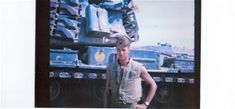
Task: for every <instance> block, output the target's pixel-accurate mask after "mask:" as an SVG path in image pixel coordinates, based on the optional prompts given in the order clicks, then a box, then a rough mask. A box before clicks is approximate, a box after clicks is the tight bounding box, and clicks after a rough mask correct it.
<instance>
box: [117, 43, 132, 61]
mask: <svg viewBox="0 0 235 109" xmlns="http://www.w3.org/2000/svg"><path fill="white" fill-rule="evenodd" d="M116 49H117V55H118V59H119V60H120V61H125V60H126V59H129V52H130V48H129V47H125V46H122V45H117V46H116Z"/></svg>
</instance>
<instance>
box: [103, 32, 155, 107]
mask: <svg viewBox="0 0 235 109" xmlns="http://www.w3.org/2000/svg"><path fill="white" fill-rule="evenodd" d="M130 43H131V42H130V40H129V38H128V37H127V36H119V38H118V39H117V43H116V50H117V60H116V61H115V62H114V63H110V64H109V65H108V67H107V74H106V76H107V81H106V85H105V91H104V106H105V107H106V106H107V101H108V100H107V99H108V95H109V96H110V99H109V100H110V105H109V106H110V107H122V108H135V109H146V108H147V107H148V106H149V104H150V102H151V100H152V98H153V97H154V95H155V91H156V89H157V85H156V83H155V81H154V80H153V79H152V77H151V76H150V75H149V74H148V72H147V70H146V68H145V67H144V66H143V65H142V64H140V63H138V62H136V61H134V60H132V59H131V58H129V52H130ZM141 79H142V80H143V81H145V82H146V83H147V85H148V86H149V91H148V93H147V96H146V99H145V100H142V101H143V102H142V103H140V101H141V97H142V87H141Z"/></svg>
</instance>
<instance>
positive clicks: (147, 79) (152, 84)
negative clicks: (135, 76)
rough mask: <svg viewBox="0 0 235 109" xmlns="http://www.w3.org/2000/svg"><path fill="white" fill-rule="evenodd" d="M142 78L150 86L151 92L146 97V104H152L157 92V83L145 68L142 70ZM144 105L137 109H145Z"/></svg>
mask: <svg viewBox="0 0 235 109" xmlns="http://www.w3.org/2000/svg"><path fill="white" fill-rule="evenodd" d="M140 77H141V78H142V79H143V80H144V81H145V83H147V85H148V86H149V91H148V93H147V96H146V100H145V101H144V102H148V103H150V102H151V101H152V99H153V97H154V95H155V92H156V90H157V84H156V83H155V81H154V80H153V79H152V77H151V76H150V75H149V73H148V72H147V70H146V68H145V67H143V68H142V70H141V74H140ZM143 105H144V104H140V105H139V107H137V108H140V109H141V108H143V107H144V106H143Z"/></svg>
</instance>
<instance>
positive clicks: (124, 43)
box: [116, 35, 131, 47]
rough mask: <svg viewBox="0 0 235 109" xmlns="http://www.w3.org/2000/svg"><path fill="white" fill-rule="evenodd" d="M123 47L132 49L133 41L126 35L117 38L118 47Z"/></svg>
mask: <svg viewBox="0 0 235 109" xmlns="http://www.w3.org/2000/svg"><path fill="white" fill-rule="evenodd" d="M118 45H121V46H124V47H130V45H131V41H130V38H129V37H128V36H126V35H120V36H118V37H117V42H116V46H118Z"/></svg>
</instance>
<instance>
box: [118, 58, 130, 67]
mask: <svg viewBox="0 0 235 109" xmlns="http://www.w3.org/2000/svg"><path fill="white" fill-rule="evenodd" d="M129 61H130V59H129V58H128V59H126V60H122V61H120V60H118V63H119V65H120V66H122V67H124V66H126V65H127V64H128V63H129Z"/></svg>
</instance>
